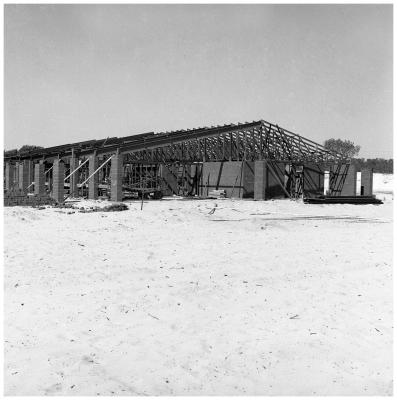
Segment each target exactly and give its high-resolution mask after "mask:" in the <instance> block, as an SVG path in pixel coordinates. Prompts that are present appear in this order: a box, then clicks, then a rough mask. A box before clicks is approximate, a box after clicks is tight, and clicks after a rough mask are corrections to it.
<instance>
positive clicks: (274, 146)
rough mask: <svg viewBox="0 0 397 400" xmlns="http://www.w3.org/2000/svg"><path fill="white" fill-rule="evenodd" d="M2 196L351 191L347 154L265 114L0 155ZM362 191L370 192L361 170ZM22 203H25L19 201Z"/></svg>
mask: <svg viewBox="0 0 397 400" xmlns="http://www.w3.org/2000/svg"><path fill="white" fill-rule="evenodd" d="M4 158H5V163H4V178H5V179H4V188H5V193H6V195H8V197H7V198H9V199H11V198H12V196H13V194H14V195H15V194H16V193H18V196H19V197H21V198H22V197H23V196H24V197H25V198H26V199H28V198H30V199H32V198H35V197H36V198H38V199H40V198H44V197H45V196H50V197H51V198H52V199H54V200H55V201H56V202H57V203H62V202H64V201H65V199H66V198H68V197H88V198H89V199H97V198H98V197H102V196H108V198H109V199H110V200H112V201H122V200H123V199H124V198H126V197H128V196H134V195H138V196H139V195H142V196H144V195H145V196H146V195H148V194H150V195H152V196H154V197H156V196H158V197H161V196H163V195H180V196H199V197H208V195H209V194H210V193H211V192H213V191H214V190H216V191H222V192H223V193H224V195H225V197H238V198H252V199H255V200H266V199H271V198H278V197H289V198H297V197H301V196H303V195H304V196H307V197H314V196H316V195H322V194H324V190H325V189H324V177H325V175H327V179H326V181H327V182H328V187H327V188H326V191H327V193H328V194H329V195H330V196H344V195H345V196H354V195H356V190H357V188H356V171H355V169H354V168H353V166H351V165H350V160H349V159H346V158H344V157H343V156H342V155H340V154H338V153H335V152H332V151H330V150H327V149H325V148H324V147H323V146H321V145H320V144H318V143H315V142H313V141H311V140H309V139H306V138H304V137H302V136H300V135H298V134H295V133H293V132H290V131H288V130H286V129H283V128H281V127H279V126H278V125H275V124H272V123H269V122H266V121H264V120H260V121H254V122H249V123H248V122H247V123H238V124H229V125H223V126H212V127H203V128H196V129H186V130H179V131H173V132H162V133H156V134H155V133H153V132H150V133H144V134H139V135H133V136H127V137H120V138H118V137H111V138H110V137H109V138H106V139H102V140H90V141H85V142H80V143H71V144H64V145H61V146H55V147H49V148H45V149H36V150H31V151H25V152H18V151H16V150H15V151H7V152H5V154H4ZM361 194H362V195H372V174H370V173H368V174H366V173H365V172H363V173H362V178H361ZM21 204H24V203H23V202H22V203H21Z"/></svg>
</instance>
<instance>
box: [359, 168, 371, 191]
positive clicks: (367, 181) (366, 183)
mask: <svg viewBox="0 0 397 400" xmlns="http://www.w3.org/2000/svg"><path fill="white" fill-rule="evenodd" d="M360 194H361V195H363V196H372V195H373V171H372V169H363V170H362V171H361V188H360Z"/></svg>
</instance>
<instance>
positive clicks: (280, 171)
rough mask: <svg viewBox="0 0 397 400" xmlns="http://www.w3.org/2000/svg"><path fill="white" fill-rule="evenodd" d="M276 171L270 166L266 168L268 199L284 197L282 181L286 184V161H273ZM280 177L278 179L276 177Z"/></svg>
mask: <svg viewBox="0 0 397 400" xmlns="http://www.w3.org/2000/svg"><path fill="white" fill-rule="evenodd" d="M272 165H273V166H274V167H273V170H274V173H273V172H272V171H271V169H270V167H268V168H266V182H267V185H266V199H268V198H280V197H281V198H284V197H285V193H284V190H283V189H282V188H281V186H280V183H279V181H280V182H281V183H283V184H284V181H285V163H276V162H275V163H272ZM275 175H276V176H277V177H278V179H277V178H276V177H275Z"/></svg>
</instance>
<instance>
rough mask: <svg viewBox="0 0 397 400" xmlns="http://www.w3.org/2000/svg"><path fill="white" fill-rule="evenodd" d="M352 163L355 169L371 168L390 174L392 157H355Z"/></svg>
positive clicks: (391, 171)
mask: <svg viewBox="0 0 397 400" xmlns="http://www.w3.org/2000/svg"><path fill="white" fill-rule="evenodd" d="M352 163H353V164H354V165H355V166H356V168H357V171H362V170H363V169H372V170H373V171H374V172H379V173H384V174H392V173H393V159H391V158H390V159H388V160H386V159H384V158H367V159H365V158H355V159H353V160H352Z"/></svg>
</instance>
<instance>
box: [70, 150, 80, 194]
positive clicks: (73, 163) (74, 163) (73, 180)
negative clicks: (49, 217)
mask: <svg viewBox="0 0 397 400" xmlns="http://www.w3.org/2000/svg"><path fill="white" fill-rule="evenodd" d="M69 164H70V172H69V173H70V174H71V173H72V172H73V171H74V170H75V169H76V168H77V167H78V159H77V157H76V155H75V154H74V152H73V150H72V156H71V157H70V161H69ZM79 172H80V170H79V171H77V172H76V173H75V174H73V175H72V176H71V177H70V186H69V188H70V191H69V193H73V194H72V196H73V197H76V196H77V195H78V190H77V183H78V176H79Z"/></svg>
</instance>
